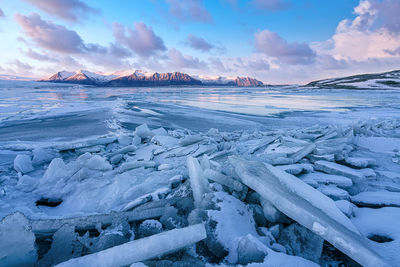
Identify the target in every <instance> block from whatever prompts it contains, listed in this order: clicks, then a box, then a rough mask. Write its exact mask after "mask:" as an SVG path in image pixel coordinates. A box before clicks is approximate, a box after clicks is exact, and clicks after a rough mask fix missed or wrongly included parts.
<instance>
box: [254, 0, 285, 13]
mask: <svg viewBox="0 0 400 267" xmlns="http://www.w3.org/2000/svg"><path fill="white" fill-rule="evenodd" d="M250 5H252V6H253V7H255V8H256V9H258V10H266V11H282V10H285V9H288V8H289V7H290V3H288V2H287V1H284V0H252V1H251V2H250Z"/></svg>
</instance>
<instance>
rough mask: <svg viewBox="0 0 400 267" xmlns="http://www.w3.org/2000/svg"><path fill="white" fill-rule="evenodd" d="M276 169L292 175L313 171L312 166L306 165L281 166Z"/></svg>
mask: <svg viewBox="0 0 400 267" xmlns="http://www.w3.org/2000/svg"><path fill="white" fill-rule="evenodd" d="M277 168H279V169H281V170H284V171H285V172H287V173H290V174H293V175H298V174H300V173H302V172H312V171H313V170H314V168H313V166H312V165H311V164H307V163H301V164H290V165H281V166H278V167H277Z"/></svg>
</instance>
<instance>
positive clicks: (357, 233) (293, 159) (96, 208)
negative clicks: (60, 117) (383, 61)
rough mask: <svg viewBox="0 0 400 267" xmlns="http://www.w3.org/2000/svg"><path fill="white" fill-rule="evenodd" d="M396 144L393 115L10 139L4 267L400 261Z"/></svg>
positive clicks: (0, 213)
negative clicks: (338, 122)
mask: <svg viewBox="0 0 400 267" xmlns="http://www.w3.org/2000/svg"><path fill="white" fill-rule="evenodd" d="M399 141H400V120H396V119H392V120H381V121H376V120H375V121H365V122H359V123H355V124H353V125H350V126H347V127H338V126H335V125H333V126H313V127H305V128H297V129H293V130H271V131H261V130H256V131H245V130H237V131H229V132H223V131H218V130H217V129H210V130H208V131H193V130H187V129H176V130H168V131H167V130H165V129H164V128H152V129H150V128H149V127H148V126H147V125H146V124H143V125H140V126H138V127H137V128H136V129H135V130H134V131H125V133H124V134H121V133H119V134H118V135H117V134H109V135H106V136H103V137H100V138H93V139H84V140H79V141H71V142H65V143H62V142H61V143H60V142H58V143H54V144H50V143H47V144H46V145H43V146H41V147H37V146H32V145H30V144H26V145H24V144H22V143H19V144H16V143H10V144H3V145H2V147H1V149H2V150H5V149H7V150H9V151H15V154H16V157H15V159H14V162H13V166H9V169H10V171H9V172H8V174H7V175H2V176H1V177H0V186H1V187H0V217H1V218H3V219H2V221H1V222H0V240H1V242H0V266H21V265H24V264H27V265H33V264H36V265H39V266H52V265H58V264H59V266H129V265H130V266H171V265H172V266H188V265H193V266H214V265H215V266H225V265H247V266H317V265H318V264H319V265H322V266H328V265H329V266H339V265H340V264H345V265H351V266H356V265H357V264H361V265H364V266H400V255H399V253H398V252H399V251H400V228H399V227H398V222H399V220H400V152H399V150H400V142H399ZM324 240H325V241H324Z"/></svg>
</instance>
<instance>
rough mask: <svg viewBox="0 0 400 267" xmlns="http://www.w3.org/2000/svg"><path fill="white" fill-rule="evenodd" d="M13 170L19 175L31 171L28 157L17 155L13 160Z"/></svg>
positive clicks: (31, 167) (30, 162) (30, 161)
mask: <svg viewBox="0 0 400 267" xmlns="http://www.w3.org/2000/svg"><path fill="white" fill-rule="evenodd" d="M14 169H15V170H16V171H17V172H20V173H28V172H31V171H33V170H34V169H33V166H32V160H31V157H30V156H28V155H17V156H16V157H15V159H14Z"/></svg>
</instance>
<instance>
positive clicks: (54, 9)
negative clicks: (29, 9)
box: [23, 0, 99, 22]
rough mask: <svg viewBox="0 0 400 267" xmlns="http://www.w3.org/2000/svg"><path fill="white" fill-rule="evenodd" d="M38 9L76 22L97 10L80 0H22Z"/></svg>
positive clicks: (96, 12) (95, 12) (97, 11)
mask: <svg viewBox="0 0 400 267" xmlns="http://www.w3.org/2000/svg"><path fill="white" fill-rule="evenodd" d="M23 1H25V2H28V3H30V4H32V5H34V6H36V7H37V8H39V9H40V10H42V11H44V12H46V13H48V14H50V15H52V16H55V17H58V18H60V19H63V20H66V21H70V22H77V21H80V20H82V19H83V18H86V17H87V16H88V15H90V14H98V13H99V10H97V9H95V8H92V7H90V6H88V5H86V4H85V3H84V2H82V1H80V0H56V1H55V0H39V1H38V0H23Z"/></svg>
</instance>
